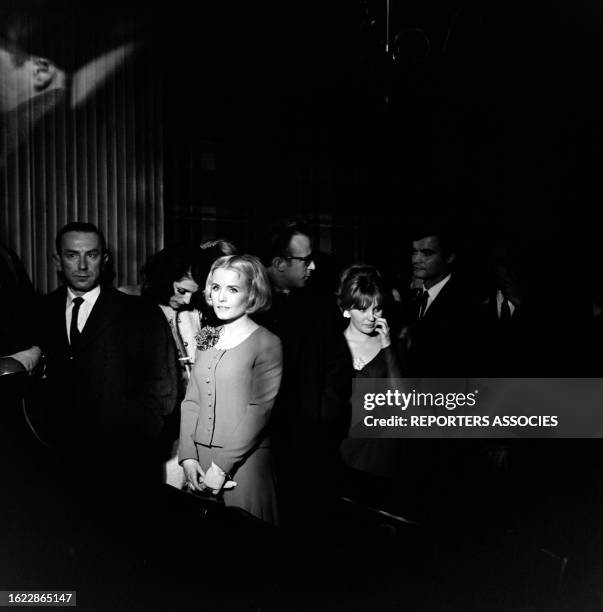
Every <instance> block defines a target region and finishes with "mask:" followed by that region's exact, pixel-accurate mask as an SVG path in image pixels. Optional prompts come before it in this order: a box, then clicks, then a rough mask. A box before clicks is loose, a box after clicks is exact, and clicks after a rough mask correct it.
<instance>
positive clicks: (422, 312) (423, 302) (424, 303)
mask: <svg viewBox="0 0 603 612" xmlns="http://www.w3.org/2000/svg"><path fill="white" fill-rule="evenodd" d="M428 299H429V291H423V293H422V294H421V297H420V298H419V300H420V302H419V303H420V304H421V307H420V308H419V319H422V318H423V317H424V316H425V310H426V309H427V300H428Z"/></svg>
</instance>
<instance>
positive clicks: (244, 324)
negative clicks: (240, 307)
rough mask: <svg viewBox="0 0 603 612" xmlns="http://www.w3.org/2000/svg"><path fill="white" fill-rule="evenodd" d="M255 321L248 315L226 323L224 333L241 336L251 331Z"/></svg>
mask: <svg viewBox="0 0 603 612" xmlns="http://www.w3.org/2000/svg"><path fill="white" fill-rule="evenodd" d="M252 323H253V321H252V320H251V319H250V318H249V317H248V316H247V315H246V314H244V315H242V316H240V317H239V318H238V319H234V320H232V321H224V333H225V334H229V335H236V334H240V333H242V332H244V331H247V329H249V327H250V325H251V324H252Z"/></svg>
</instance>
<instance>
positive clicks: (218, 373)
mask: <svg viewBox="0 0 603 612" xmlns="http://www.w3.org/2000/svg"><path fill="white" fill-rule="evenodd" d="M282 361H283V358H282V350H281V342H280V340H279V339H278V338H277V336H275V335H274V334H272V333H271V332H269V331H268V330H267V329H265V328H264V327H258V328H257V329H256V330H255V331H254V332H253V333H252V334H251V335H250V336H249V337H248V338H246V339H245V340H244V341H243V342H241V344H239V345H237V346H235V347H233V348H231V349H228V350H217V349H216V348H213V347H212V348H209V349H207V350H205V351H198V352H197V358H196V360H195V366H194V368H193V373H192V376H191V379H190V382H189V385H188V389H187V392H186V397H185V398H184V401H183V402H182V408H181V413H182V417H181V426H180V448H179V452H178V456H179V459H180V461H183V460H185V459H197V451H196V447H195V445H196V444H203V445H205V446H211V447H219V448H220V450H219V452H218V454H217V455H216V458H215V463H216V464H217V465H218V466H219V467H221V468H222V469H223V470H224V471H225V472H228V473H229V474H231V475H233V474H234V473H235V471H236V468H237V466H238V465H240V464H241V463H243V462H244V461H245V458H246V457H247V456H249V454H251V453H252V452H253V451H254V450H255V449H256V448H259V447H261V446H268V445H269V444H270V443H269V440H268V437H267V426H268V423H269V420H270V414H271V411H272V406H273V405H274V400H275V398H276V395H277V393H278V390H279V386H280V382H281V374H282Z"/></svg>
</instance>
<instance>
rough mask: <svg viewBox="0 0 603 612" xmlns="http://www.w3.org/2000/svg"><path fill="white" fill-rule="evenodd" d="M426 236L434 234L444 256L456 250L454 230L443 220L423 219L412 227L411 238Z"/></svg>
mask: <svg viewBox="0 0 603 612" xmlns="http://www.w3.org/2000/svg"><path fill="white" fill-rule="evenodd" d="M428 236H435V237H436V238H437V239H438V245H439V247H440V249H441V250H442V255H443V256H444V257H449V256H450V255H454V254H456V252H457V249H458V244H457V240H456V236H455V235H454V230H452V229H451V228H450V226H449V224H448V223H446V222H444V221H425V222H422V223H418V224H416V225H415V226H414V227H413V231H412V239H413V241H414V240H421V239H423V238H427V237H428Z"/></svg>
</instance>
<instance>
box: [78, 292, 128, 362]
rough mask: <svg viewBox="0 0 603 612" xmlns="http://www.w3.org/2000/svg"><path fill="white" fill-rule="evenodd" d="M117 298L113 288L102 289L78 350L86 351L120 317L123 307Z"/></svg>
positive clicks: (83, 331) (81, 337)
mask: <svg viewBox="0 0 603 612" xmlns="http://www.w3.org/2000/svg"><path fill="white" fill-rule="evenodd" d="M117 297H118V296H116V290H115V289H113V288H112V287H107V288H104V289H101V292H100V295H99V296H98V299H97V300H96V303H95V304H94V307H93V308H92V312H91V313H90V316H89V317H88V320H87V321H86V325H84V329H83V330H82V335H81V336H80V339H79V342H78V345H77V348H78V350H81V349H84V348H85V347H86V346H87V345H88V344H89V343H90V342H92V341H93V340H94V338H96V337H97V336H98V335H99V334H101V333H102V332H103V330H104V329H105V328H106V327H107V326H108V325H110V324H111V323H112V322H113V321H114V320H115V319H116V318H117V317H118V316H119V313H120V310H121V305H120V303H119V300H118V299H117Z"/></svg>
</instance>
